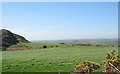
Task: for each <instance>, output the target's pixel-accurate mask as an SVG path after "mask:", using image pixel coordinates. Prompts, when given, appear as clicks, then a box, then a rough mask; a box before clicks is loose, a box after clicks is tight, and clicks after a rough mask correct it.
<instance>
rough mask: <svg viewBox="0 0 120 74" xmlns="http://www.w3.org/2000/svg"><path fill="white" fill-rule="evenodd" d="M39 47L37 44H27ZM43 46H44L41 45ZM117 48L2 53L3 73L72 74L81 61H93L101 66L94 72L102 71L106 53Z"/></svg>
mask: <svg viewBox="0 0 120 74" xmlns="http://www.w3.org/2000/svg"><path fill="white" fill-rule="evenodd" d="M28 45H29V46H35V47H36V46H39V45H40V44H39V43H34V44H33V43H29V44H28ZM43 45H45V44H43ZM113 49H115V50H116V52H118V51H117V49H118V48H117V47H110V46H109V47H107V46H103V47H96V46H70V47H57V48H55V47H53V48H46V49H38V50H37V49H36V50H16V51H3V52H2V60H3V61H2V70H3V72H74V71H75V70H74V68H75V67H76V65H78V64H80V63H81V62H82V61H84V60H87V61H93V62H97V63H99V64H101V67H100V68H99V69H98V70H95V72H102V71H103V62H102V61H103V60H105V56H106V53H107V52H110V51H112V50H113Z"/></svg>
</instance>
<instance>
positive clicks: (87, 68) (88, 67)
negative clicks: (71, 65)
mask: <svg viewBox="0 0 120 74" xmlns="http://www.w3.org/2000/svg"><path fill="white" fill-rule="evenodd" d="M98 68H100V64H98V63H95V62H90V61H84V62H83V63H82V64H79V65H77V66H76V68H75V70H76V72H81V73H89V72H91V71H93V70H94V69H98Z"/></svg>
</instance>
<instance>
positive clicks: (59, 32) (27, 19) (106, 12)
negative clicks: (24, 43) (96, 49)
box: [2, 2, 118, 40]
mask: <svg viewBox="0 0 120 74" xmlns="http://www.w3.org/2000/svg"><path fill="white" fill-rule="evenodd" d="M2 24H3V25H2V28H4V29H8V30H10V31H12V32H13V33H16V34H19V35H21V36H23V37H25V38H26V39H28V40H61V39H106V38H107V39H111V38H117V37H118V3H117V2H3V3H2Z"/></svg>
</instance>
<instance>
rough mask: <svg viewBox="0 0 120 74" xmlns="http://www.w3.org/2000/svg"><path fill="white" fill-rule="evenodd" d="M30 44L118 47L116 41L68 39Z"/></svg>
mask: <svg viewBox="0 0 120 74" xmlns="http://www.w3.org/2000/svg"><path fill="white" fill-rule="evenodd" d="M31 42H32V43H66V44H78V43H81V44H102V45H118V39H69V40H36V41H31Z"/></svg>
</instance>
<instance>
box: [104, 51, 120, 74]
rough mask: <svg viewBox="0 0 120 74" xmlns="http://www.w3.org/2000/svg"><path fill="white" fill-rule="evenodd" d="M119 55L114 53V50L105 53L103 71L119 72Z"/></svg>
mask: <svg viewBox="0 0 120 74" xmlns="http://www.w3.org/2000/svg"><path fill="white" fill-rule="evenodd" d="M119 57H120V55H118V54H115V50H113V51H112V52H111V53H107V56H106V59H107V60H105V61H103V62H104V68H105V70H104V72H116V73H120V58H119Z"/></svg>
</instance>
